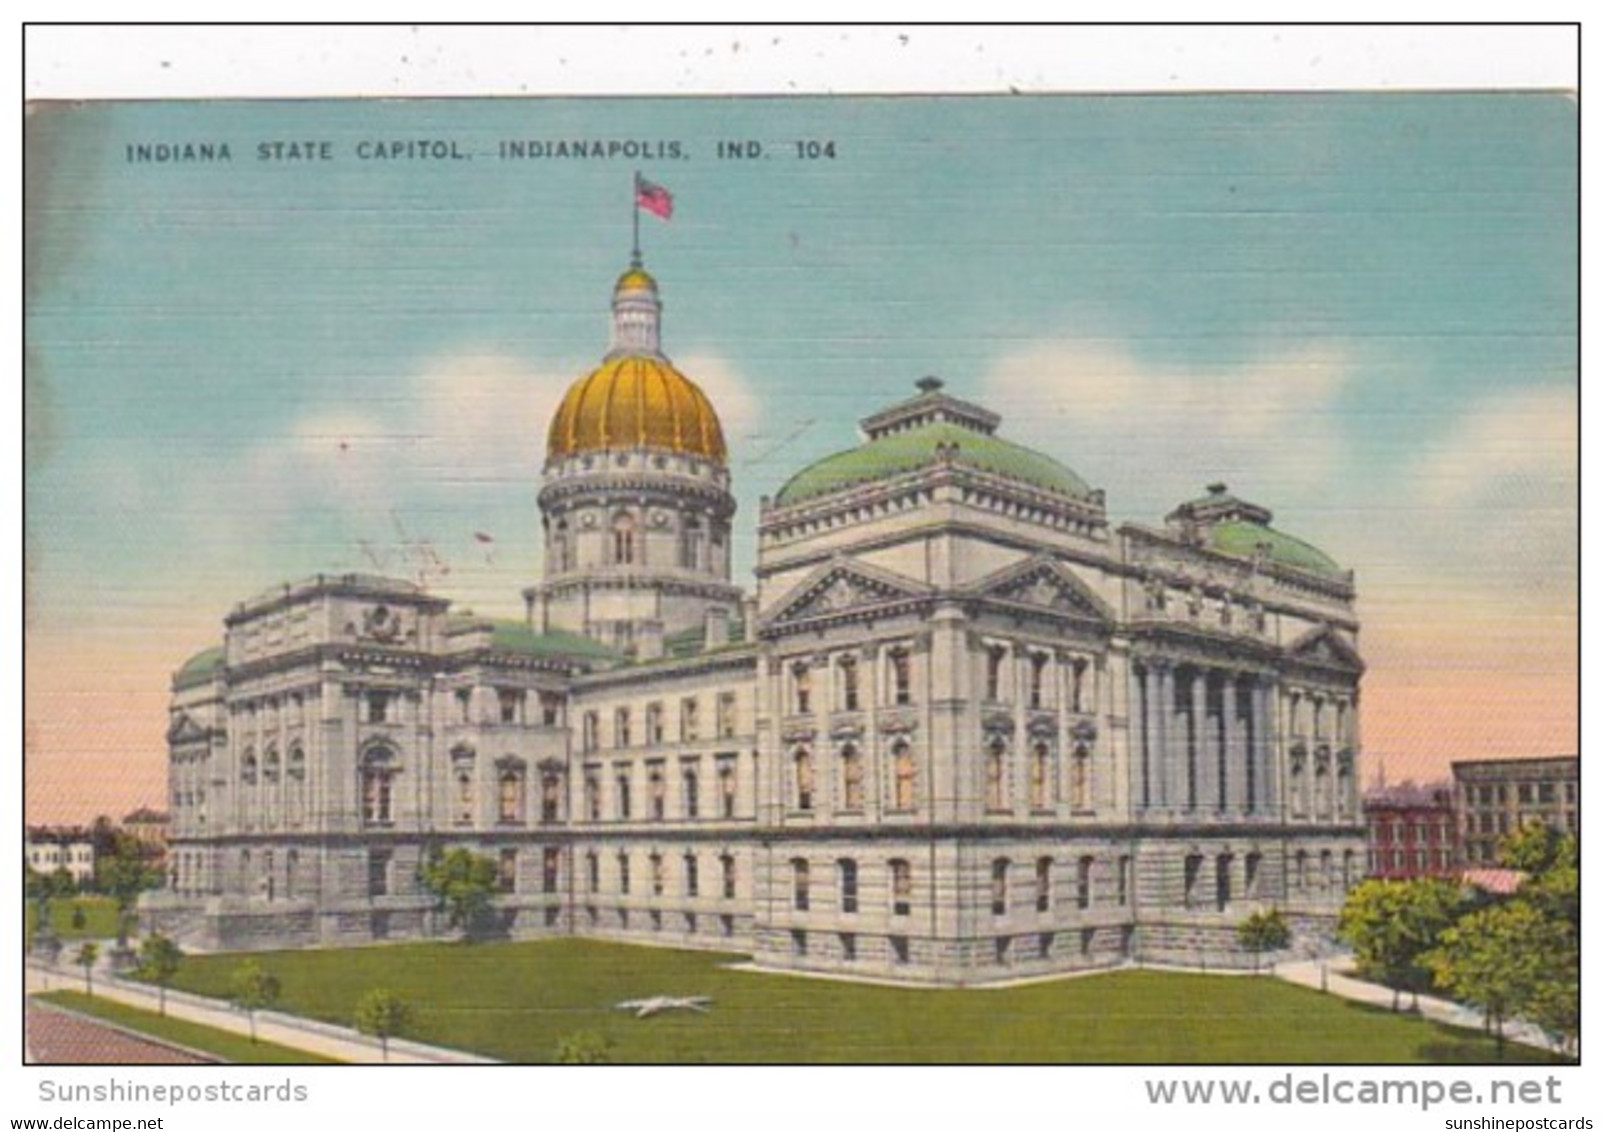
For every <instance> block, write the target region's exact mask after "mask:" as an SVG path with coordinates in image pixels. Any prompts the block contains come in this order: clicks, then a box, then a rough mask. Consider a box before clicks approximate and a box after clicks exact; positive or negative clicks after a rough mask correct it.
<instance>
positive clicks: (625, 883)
mask: <svg viewBox="0 0 1603 1132" xmlns="http://www.w3.org/2000/svg"><path fill="white" fill-rule="evenodd" d="M618 891H619V892H621V893H622V894H623V895H625V896H628V895H629V854H627V853H619V854H618Z"/></svg>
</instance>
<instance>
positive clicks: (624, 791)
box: [616, 767, 632, 821]
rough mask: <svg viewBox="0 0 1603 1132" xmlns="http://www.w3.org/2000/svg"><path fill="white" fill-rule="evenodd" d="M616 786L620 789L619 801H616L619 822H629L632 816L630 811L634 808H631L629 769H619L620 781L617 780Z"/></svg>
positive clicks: (618, 793)
mask: <svg viewBox="0 0 1603 1132" xmlns="http://www.w3.org/2000/svg"><path fill="white" fill-rule="evenodd" d="M616 785H617V787H618V792H617V799H616V801H617V806H618V820H619V821H628V820H629V816H630V810H631V809H632V807H631V806H630V798H629V768H628V767H621V768H619V770H618V779H617V783H616Z"/></svg>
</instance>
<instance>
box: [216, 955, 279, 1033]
mask: <svg viewBox="0 0 1603 1132" xmlns="http://www.w3.org/2000/svg"><path fill="white" fill-rule="evenodd" d="M281 990H282V988H281V987H280V986H279V983H278V976H277V975H275V974H273V973H272V972H271V971H268V970H266V969H265V968H263V967H262V965H261V964H260V963H258V962H256V960H254V959H247V960H245V961H244V962H243V963H241V964H240V965H239V966H238V967H236V968H235V969H234V975H233V978H232V979H231V980H230V981H229V997H230V999H232V1001H233V1003H234V1005H235V1006H236V1007H238V1008H239V1009H241V1010H243V1011H244V1012H245V1014H246V1016H247V1017H248V1018H249V1019H250V1040H251V1041H253V1042H254V1041H255V1040H256V1012H257V1011H258V1010H266V1009H267V1008H268V1007H270V1006H272V1005H273V1004H274V1003H275V1002H277V1001H278V996H279V992H280V991H281Z"/></svg>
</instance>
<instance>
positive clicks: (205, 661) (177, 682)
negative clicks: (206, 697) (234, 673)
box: [173, 645, 224, 688]
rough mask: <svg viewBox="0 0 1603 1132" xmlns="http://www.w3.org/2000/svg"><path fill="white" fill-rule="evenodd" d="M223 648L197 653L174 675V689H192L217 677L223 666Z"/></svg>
mask: <svg viewBox="0 0 1603 1132" xmlns="http://www.w3.org/2000/svg"><path fill="white" fill-rule="evenodd" d="M223 657H224V652H223V646H222V645H215V646H213V647H212V648H209V649H204V650H202V651H201V652H198V653H196V654H195V655H194V656H192V657H190V658H189V659H188V660H186V661H184V665H183V667H182V668H180V669H179V670H178V671H177V672H175V673H173V687H175V688H192V687H194V686H195V685H196V684H205V683H208V682H210V681H211V680H212V678H213V677H215V676H216V675H217V672H218V670H219V669H220V668H222V666H223Z"/></svg>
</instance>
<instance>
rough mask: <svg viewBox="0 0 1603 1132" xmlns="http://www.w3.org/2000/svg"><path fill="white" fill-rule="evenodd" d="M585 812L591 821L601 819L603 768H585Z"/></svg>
mask: <svg viewBox="0 0 1603 1132" xmlns="http://www.w3.org/2000/svg"><path fill="white" fill-rule="evenodd" d="M584 812H585V815H586V816H587V817H588V818H589V819H590V820H591V821H600V820H601V768H600V767H596V766H587V767H585V768H584Z"/></svg>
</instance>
